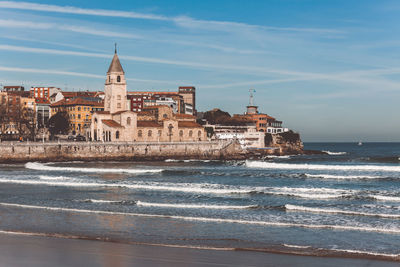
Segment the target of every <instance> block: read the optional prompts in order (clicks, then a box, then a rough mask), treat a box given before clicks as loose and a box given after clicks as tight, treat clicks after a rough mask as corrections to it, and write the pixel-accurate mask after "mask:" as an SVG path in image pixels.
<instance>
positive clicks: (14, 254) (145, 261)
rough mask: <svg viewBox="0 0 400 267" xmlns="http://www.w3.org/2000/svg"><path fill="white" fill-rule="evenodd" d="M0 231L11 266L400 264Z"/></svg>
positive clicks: (2, 252) (0, 252) (0, 251)
mask: <svg viewBox="0 0 400 267" xmlns="http://www.w3.org/2000/svg"><path fill="white" fill-rule="evenodd" d="M0 235H1V237H2V238H1V239H0V257H1V259H2V263H6V265H7V266H20V265H29V266H77V264H78V265H80V266H82V265H88V266H92V265H102V264H106V263H107V264H111V265H113V264H115V263H119V264H120V265H119V266H131V265H135V266H188V265H190V266H221V265H223V266H322V265H323V266H338V265H343V266H384V267H386V266H388V267H389V266H390V267H391V266H398V261H393V260H387V259H382V258H381V259H379V258H375V259H372V258H366V257H360V256H358V257H357V256H355V255H353V256H345V255H336V256H334V255H319V256H316V255H306V254H299V253H289V252H279V251H273V250H269V251H266V250H257V249H246V248H242V249H240V248H236V249H235V248H213V247H194V246H193V247H189V246H180V245H163V244H146V243H134V242H130V243H122V242H117V241H113V240H106V239H89V238H84V237H66V236H62V235H56V234H53V235H46V234H35V233H23V232H7V231H0ZM20 255H24V257H21V256H20ZM110 260H111V261H110Z"/></svg>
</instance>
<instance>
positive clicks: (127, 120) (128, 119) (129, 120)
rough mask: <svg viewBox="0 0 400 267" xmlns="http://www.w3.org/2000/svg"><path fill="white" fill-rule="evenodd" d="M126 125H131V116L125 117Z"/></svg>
mask: <svg viewBox="0 0 400 267" xmlns="http://www.w3.org/2000/svg"><path fill="white" fill-rule="evenodd" d="M126 125H131V117H128V118H127V119H126Z"/></svg>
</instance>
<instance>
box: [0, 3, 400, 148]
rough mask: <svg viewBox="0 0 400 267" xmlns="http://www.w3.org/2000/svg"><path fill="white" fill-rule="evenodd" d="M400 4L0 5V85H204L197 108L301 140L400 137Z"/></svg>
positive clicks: (81, 87) (140, 88)
mask: <svg viewBox="0 0 400 267" xmlns="http://www.w3.org/2000/svg"><path fill="white" fill-rule="evenodd" d="M399 14H400V2H399V1H394V0H392V1H388V0H380V1H375V0H374V1H371V0H359V1H357V0H354V1H348V0H345V1H342V0H335V1H320V0H313V1H311V0H309V1H308V0H302V1H300V0H285V1H281V0H265V1H258V0H246V1H240V0H202V1H183V0H181V1H179V0H168V1H163V0H158V1H156V0H146V1H144V0H142V1H135V0H130V1H120V0H114V1H103V0H97V1H76V0H71V1H61V0H52V1H47V0H41V1H0V85H21V84H22V85H24V86H25V88H27V89H29V88H30V87H31V86H56V87H60V88H61V89H63V90H68V91H72V90H75V91H78V90H90V91H95V90H96V91H101V90H103V89H104V82H105V75H106V72H107V69H108V66H109V64H110V62H111V59H112V56H113V53H114V43H117V47H118V54H119V57H120V60H121V64H122V66H123V68H124V70H125V75H126V78H127V83H128V85H127V88H128V91H144V90H146V91H149V90H157V91H161V90H162V91H176V90H177V88H178V87H179V86H195V87H196V92H197V95H196V101H197V103H196V105H197V109H198V111H206V110H210V109H212V108H220V109H222V110H224V111H227V112H229V113H231V114H237V113H243V112H245V109H246V105H248V103H249V89H255V91H256V92H255V94H254V96H255V104H256V105H258V106H259V111H260V112H263V113H267V114H268V115H271V116H273V117H275V118H277V119H278V120H281V121H283V123H284V126H285V127H288V128H290V129H293V130H294V131H296V132H299V133H300V134H301V136H302V139H303V141H305V142H328V141H335V142H358V141H359V140H362V141H365V142H368V141H385V142H391V141H397V142H399V141H400V119H399V118H400V116H399V114H400V105H399V103H400V101H399V100H400V60H399V59H400V53H399V52H400V27H398V25H400V15H399Z"/></svg>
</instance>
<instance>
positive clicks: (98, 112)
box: [95, 111, 110, 115]
mask: <svg viewBox="0 0 400 267" xmlns="http://www.w3.org/2000/svg"><path fill="white" fill-rule="evenodd" d="M95 113H97V114H104V115H108V114H110V112H109V111H96V112H95Z"/></svg>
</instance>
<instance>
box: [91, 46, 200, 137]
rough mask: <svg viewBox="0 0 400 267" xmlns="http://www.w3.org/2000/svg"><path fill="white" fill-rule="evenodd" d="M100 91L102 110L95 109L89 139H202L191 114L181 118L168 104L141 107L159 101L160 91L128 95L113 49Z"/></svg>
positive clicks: (121, 70)
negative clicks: (152, 101)
mask: <svg viewBox="0 0 400 267" xmlns="http://www.w3.org/2000/svg"><path fill="white" fill-rule="evenodd" d="M104 93H105V98H104V111H100V112H95V113H93V116H92V120H91V129H90V136H89V137H90V139H92V140H97V141H103V142H110V141H141V142H143V141H152V142H154V141H159V142H185V141H186V142H187V141H203V140H206V134H205V131H204V128H203V127H202V126H201V125H199V124H197V123H196V122H195V120H196V118H195V117H194V116H191V117H190V118H189V117H187V116H184V118H183V117H182V116H180V115H182V114H179V113H177V114H174V109H173V107H171V106H170V105H151V106H148V107H145V106H144V103H145V101H146V100H155V101H157V100H159V101H160V99H159V98H160V97H161V93H160V92H133V93H129V94H128V93H127V91H126V80H125V73H124V70H123V68H122V66H121V63H120V61H119V58H118V55H117V52H116V51H115V54H114V57H113V59H112V61H111V64H110V67H109V69H108V71H107V77H106V83H105V86H104ZM168 94H170V93H168ZM153 97H154V98H153ZM178 97H180V96H178ZM171 99H173V97H171ZM161 101H162V100H161ZM149 103H151V102H149ZM154 103H155V104H157V102H154ZM178 105H179V104H178ZM183 115H184V114H183Z"/></svg>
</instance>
